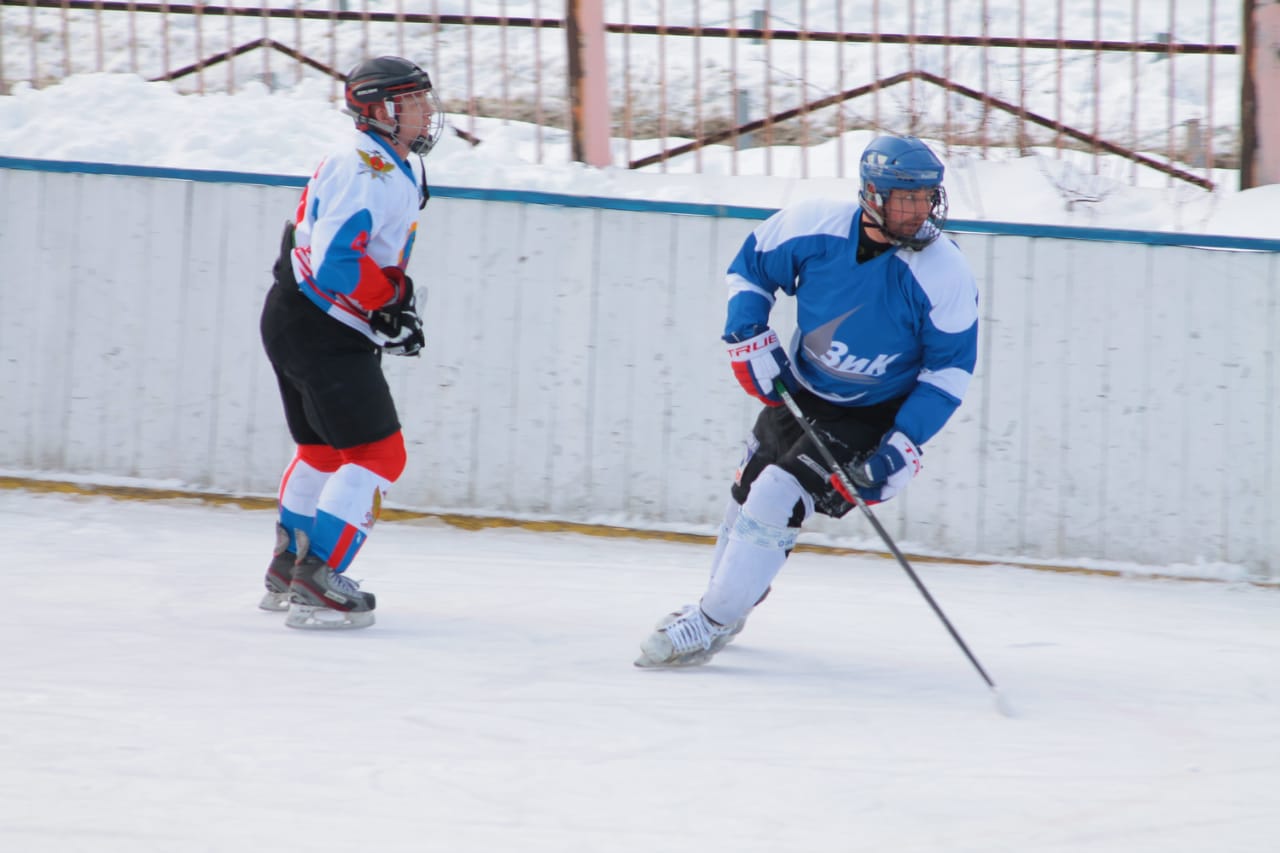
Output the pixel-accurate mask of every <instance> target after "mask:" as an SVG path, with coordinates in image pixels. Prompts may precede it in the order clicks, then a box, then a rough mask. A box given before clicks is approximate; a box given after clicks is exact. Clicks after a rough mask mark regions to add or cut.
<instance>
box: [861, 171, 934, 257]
mask: <svg viewBox="0 0 1280 853" xmlns="http://www.w3.org/2000/svg"><path fill="white" fill-rule="evenodd" d="M904 189H905V188H904ZM913 189H914V188H913ZM892 192H893V190H892V189H890V190H886V191H884V192H881V191H880V187H879V186H878V185H873V187H872V189H871V190H868V188H867V185H865V184H864V185H863V188H862V192H860V193H859V194H858V200H859V201H861V202H862V210H863V212H864V213H865V214H866V215H867V218H869V219H870V220H871V221H872V222H874V223H875V224H876V227H877V228H879V229H880V231H881V232H882V233H883V234H884V235H885V236H886V237H888V238H889V242H890V243H892V244H894V245H895V246H902V247H903V248H904V249H911V250H912V251H915V252H918V251H920V250H921V249H923V248H924V247H925V246H927V245H929V244H930V243H932V242H933V241H934V240H937V239H938V238H939V237H940V236H942V229H944V228H946V227H947V210H948V204H947V191H946V189H945V188H943V187H942V186H941V185H938V186H936V187H934V190H933V197H932V198H931V199H930V204H929V215H928V216H927V217H925V220H924V224H923V225H921V226H920V229H919V230H918V231H916V233H915V234H911V235H903V234H896V233H894V232H893V231H891V230H889V226H888V225H886V224H885V221H884V206H885V204H886V203H887V202H888V200H889V196H890V194H892Z"/></svg>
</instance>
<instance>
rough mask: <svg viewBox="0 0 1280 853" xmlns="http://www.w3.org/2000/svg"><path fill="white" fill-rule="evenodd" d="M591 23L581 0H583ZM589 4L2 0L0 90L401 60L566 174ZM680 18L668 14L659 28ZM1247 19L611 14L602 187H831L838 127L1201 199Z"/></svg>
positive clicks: (845, 169) (1059, 4)
mask: <svg viewBox="0 0 1280 853" xmlns="http://www.w3.org/2000/svg"><path fill="white" fill-rule="evenodd" d="M596 1H597V2H598V0H596ZM586 2H593V0H567V2H560V3H553V2H551V0H525V2H514V0H512V1H511V2H508V0H487V1H483V2H482V0H415V2H409V1H408V0H304V1H303V2H298V3H295V4H293V5H289V6H283V5H266V6H262V5H248V4H240V3H236V2H231V3H226V4H221V5H210V4H201V3H194V4H184V3H143V2H133V0H0V92H5V93H9V92H12V91H13V90H14V87H15V86H18V85H22V84H27V85H31V86H35V87H42V86H47V85H50V84H51V83H54V82H56V81H58V80H59V79H61V78H63V77H66V76H68V75H72V74H80V73H85V72H121V73H133V74H138V75H141V76H143V77H145V78H147V79H149V80H169V81H173V83H174V85H175V86H177V87H178V88H179V89H180V91H183V92H190V93H210V92H235V91H237V90H238V89H241V88H243V87H244V86H246V85H250V84H253V83H258V84H265V85H267V86H269V87H271V88H272V89H282V88H283V89H294V90H308V89H311V90H314V89H315V87H317V86H320V87H323V89H322V90H317V91H323V92H324V93H325V94H324V96H327V97H330V98H334V99H336V98H337V97H338V95H339V92H340V88H339V84H338V80H339V78H340V75H341V72H342V71H343V70H345V69H347V68H349V67H350V66H351V65H353V64H354V63H355V62H356V61H358V60H359V59H360V58H361V57H363V56H367V55H371V54H378V53H396V54H402V55H406V56H409V57H412V58H415V59H419V60H420V61H422V62H423V64H424V65H425V66H426V67H427V68H428V70H429V71H430V72H431V74H432V77H433V79H435V80H436V82H437V88H438V89H439V91H440V93H441V94H442V96H443V98H444V99H445V102H446V105H447V106H448V108H449V109H450V110H451V112H452V113H453V121H454V125H455V127H457V128H458V129H459V130H460V131H461V132H462V133H464V134H466V135H470V136H472V137H478V138H483V137H484V135H485V133H487V132H492V129H493V127H494V122H495V121H497V122H512V121H522V122H530V123H533V124H534V125H536V126H537V127H538V128H539V130H538V132H537V133H536V134H535V139H536V144H535V145H534V150H533V151H532V152H531V154H530V156H531V157H532V159H534V160H535V161H537V162H547V161H549V160H556V159H563V158H564V156H565V155H564V153H563V152H564V151H565V150H567V148H566V146H565V144H564V139H565V133H564V130H565V129H566V128H568V127H569V126H570V124H571V121H572V119H571V112H570V108H569V106H570V105H569V94H568V93H569V90H570V83H571V81H569V80H568V74H569V68H570V67H571V65H572V64H571V63H569V62H568V61H567V49H566V35H565V33H566V27H565V22H564V19H563V17H554V15H557V14H559V15H564V14H565V13H566V8H567V7H568V6H569V5H570V4H571V3H586ZM676 7H678V8H676ZM1247 8H1248V3H1247V2H1246V3H1245V4H1244V7H1243V8H1242V7H1241V5H1240V4H1231V5H1227V4H1225V3H1223V2H1219V0H1119V2H1108V3H1106V4H1105V8H1104V4H1103V3H1102V2H1101V0H1070V2H1069V0H979V2H974V0H969V2H952V0H943V2H933V3H927V4H926V3H924V2H921V0H844V1H843V2H842V0H786V2H784V1H783V0H704V2H698V3H679V4H677V3H675V2H668V0H608V2H604V3H603V12H604V20H605V22H606V23H605V25H604V29H605V31H606V33H607V35H606V37H605V44H606V57H607V74H608V79H609V84H610V85H609V91H610V93H611V94H610V97H611V99H612V102H611V112H612V117H611V118H612V134H613V136H614V137H616V138H619V139H621V140H623V142H622V144H621V145H620V146H618V147H617V148H615V151H618V150H619V149H620V157H616V162H617V164H618V165H625V166H628V167H630V168H638V169H650V170H657V171H664V172H716V173H722V174H734V175H742V174H762V175H794V176H798V177H817V176H825V175H831V176H837V177H846V176H849V175H850V174H851V171H853V170H856V162H857V161H856V157H857V153H858V152H857V151H856V150H852V149H851V148H849V147H847V146H846V144H845V142H846V140H845V134H846V133H847V131H850V130H855V129H875V130H889V131H894V132H910V133H915V134H919V135H925V136H928V137H930V138H934V139H939V140H941V141H942V142H943V144H944V145H945V146H946V147H947V149H948V151H947V153H948V155H949V156H952V157H956V156H975V157H985V158H1001V157H1014V156H1027V155H1029V154H1034V155H1035V156H1041V157H1047V158H1054V159H1058V160H1064V159H1065V160H1067V161H1068V162H1070V163H1071V164H1073V168H1077V169H1082V170H1083V171H1085V172H1091V173H1093V174H1099V173H1101V174H1104V175H1105V176H1107V177H1110V178H1115V179H1119V180H1123V181H1127V182H1129V183H1134V184H1150V183H1153V182H1160V183H1166V184H1167V183H1169V182H1173V181H1180V182H1186V183H1189V184H1194V185H1197V186H1201V187H1205V188H1210V187H1212V186H1213V184H1214V182H1215V181H1217V180H1220V179H1221V177H1222V176H1221V175H1220V174H1216V171H1217V170H1220V169H1232V168H1237V167H1238V166H1239V150H1240V139H1239V137H1240V124H1241V116H1240V101H1241V94H1240V93H1241V85H1242V76H1243V73H1244V69H1243V61H1242V57H1241V53H1242V52H1241V50H1240V47H1239V43H1240V42H1241V41H1242V28H1243V25H1244V21H1243V17H1244V15H1245V12H1246V10H1247Z"/></svg>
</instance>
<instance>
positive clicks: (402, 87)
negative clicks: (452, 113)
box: [346, 56, 444, 154]
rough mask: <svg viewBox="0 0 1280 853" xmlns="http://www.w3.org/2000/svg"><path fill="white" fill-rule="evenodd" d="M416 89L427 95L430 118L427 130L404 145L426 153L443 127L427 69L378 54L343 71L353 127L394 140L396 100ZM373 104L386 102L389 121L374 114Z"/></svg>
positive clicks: (417, 152)
mask: <svg viewBox="0 0 1280 853" xmlns="http://www.w3.org/2000/svg"><path fill="white" fill-rule="evenodd" d="M416 93H423V96H424V97H427V98H428V99H429V101H430V105H431V111H432V116H433V119H432V122H431V128H430V131H429V132H427V133H424V134H422V135H419V136H418V137H416V138H414V139H411V140H408V146H409V150H410V151H412V152H413V153H415V154H426V153H427V152H428V151H430V150H431V148H432V147H433V146H434V145H435V144H436V143H437V142H439V141H440V132H441V131H442V130H443V129H444V110H443V108H442V107H441V106H440V101H439V99H438V98H437V97H436V94H435V92H434V87H433V86H432V85H431V77H430V76H428V75H427V72H425V71H423V70H422V69H421V68H419V67H418V66H417V65H414V64H413V63H412V62H410V61H409V60H407V59H401V58H400V57H398V56H379V57H377V58H375V59H366V60H365V61H364V62H361V63H360V64H359V65H357V66H356V67H355V68H352V69H351V71H350V72H349V73H348V74H347V80H346V101H347V112H349V113H351V114H352V115H353V116H355V119H356V127H357V128H359V129H360V130H373V131H376V132H378V133H381V134H383V135H385V136H389V137H391V138H392V139H393V140H398V139H399V133H400V119H399V115H398V111H397V110H396V100H397V99H398V98H401V97H404V96H405V95H413V94H416ZM376 104H386V105H387V111H388V113H389V114H390V116H391V119H392V122H391V123H388V122H385V121H379V120H378V119H376V118H374V115H373V108H374V106H375V105H376Z"/></svg>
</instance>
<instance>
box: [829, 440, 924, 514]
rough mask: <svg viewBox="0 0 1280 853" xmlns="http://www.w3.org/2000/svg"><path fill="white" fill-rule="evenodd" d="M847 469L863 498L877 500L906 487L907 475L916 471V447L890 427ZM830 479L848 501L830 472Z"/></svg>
mask: <svg viewBox="0 0 1280 853" xmlns="http://www.w3.org/2000/svg"><path fill="white" fill-rule="evenodd" d="M848 472H849V479H850V480H852V481H853V485H854V487H855V488H856V489H857V490H858V494H859V495H861V496H862V499H863V500H864V501H866V502H867V503H881V502H883V501H887V500H888V499H889V498H891V497H893V496H894V495H896V494H897V493H898V492H900V491H902V490H903V489H904V488H906V486H907V483H910V482H911V478H912V477H914V476H915V475H916V474H918V473H920V448H918V447H916V445H915V442H913V441H912V440H911V439H909V438H907V436H906V435H905V434H904V433H901V432H899V431H898V430H890V431H889V432H888V433H887V434H885V437H884V438H882V439H880V446H879V447H877V448H876V449H875V450H873V451H871V452H870V453H868V454H867V455H866V456H864V457H862V458H861V459H859V460H857V461H856V462H854V463H853V464H852V465H850V466H849V467H848ZM831 482H832V485H834V486H836V489H837V491H839V492H840V493H841V495H843V496H844V498H845V500H849V495H847V494H845V492H844V488H843V487H841V486H840V485H839V480H838V479H837V478H836V476H835V475H834V474H832V475H831ZM850 503H853V501H850Z"/></svg>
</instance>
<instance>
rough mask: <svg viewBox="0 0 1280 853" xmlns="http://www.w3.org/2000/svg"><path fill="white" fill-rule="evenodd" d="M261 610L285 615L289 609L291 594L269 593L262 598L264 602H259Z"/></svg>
mask: <svg viewBox="0 0 1280 853" xmlns="http://www.w3.org/2000/svg"><path fill="white" fill-rule="evenodd" d="M258 609H259V610H269V611H271V612H272V613H283V612H285V611H286V610H288V609H289V593H288V592H287V591H286V592H268V593H267V594H265V595H263V596H262V600H261V601H259V602H258Z"/></svg>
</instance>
